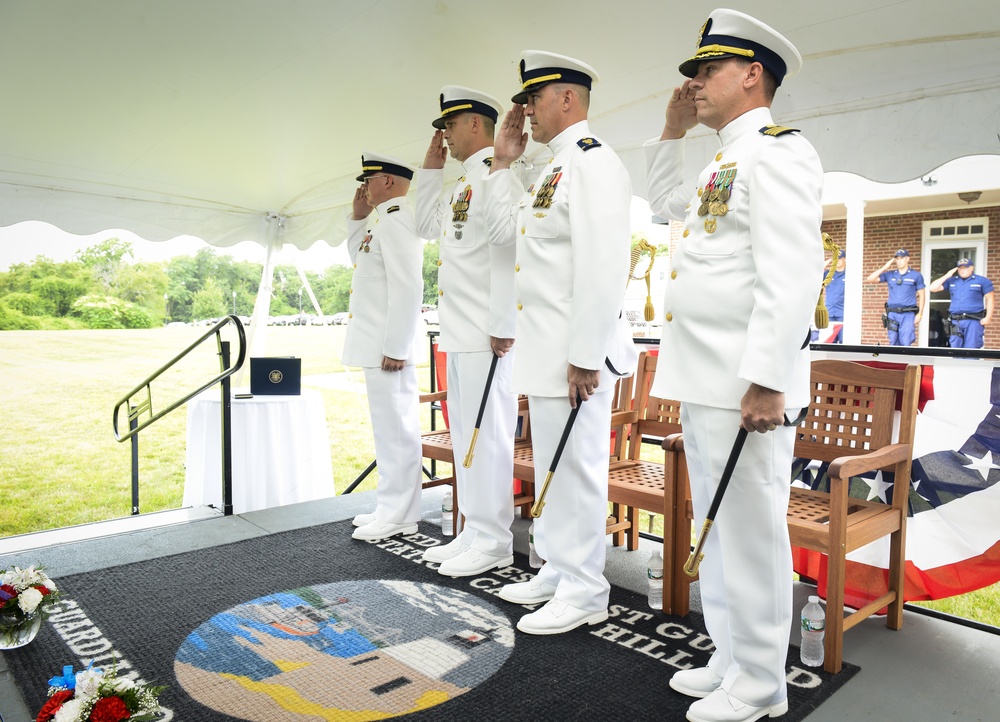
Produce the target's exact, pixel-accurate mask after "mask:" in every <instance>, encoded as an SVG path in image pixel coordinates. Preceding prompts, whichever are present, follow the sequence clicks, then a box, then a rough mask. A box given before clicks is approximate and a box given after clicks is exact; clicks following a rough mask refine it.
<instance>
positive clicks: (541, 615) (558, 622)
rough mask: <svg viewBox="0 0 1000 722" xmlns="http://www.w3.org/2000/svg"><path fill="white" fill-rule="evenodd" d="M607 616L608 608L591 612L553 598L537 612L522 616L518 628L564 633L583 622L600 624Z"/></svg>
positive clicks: (523, 630)
mask: <svg viewBox="0 0 1000 722" xmlns="http://www.w3.org/2000/svg"><path fill="white" fill-rule="evenodd" d="M607 618H608V610H607V609H602V610H600V611H597V612H591V611H587V610H585V609H577V608H576V607H571V606H570V605H568V604H566V602H564V601H562V600H561V599H553V600H551V601H549V602H548V603H547V604H546V605H545V606H544V607H542V608H541V609H539V610H538V611H537V612H532V613H531V614H525V615H524V616H523V617H521V619H520V620H519V621H518V623H517V628H518V629H520V630H521V631H522V632H525V633H527V634H562V633H563V632H568V631H570V630H571V629H576V628H577V627H579V626H580V625H581V624H600V623H601V622H603V621H605V620H606V619H607Z"/></svg>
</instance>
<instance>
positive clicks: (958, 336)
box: [930, 258, 993, 348]
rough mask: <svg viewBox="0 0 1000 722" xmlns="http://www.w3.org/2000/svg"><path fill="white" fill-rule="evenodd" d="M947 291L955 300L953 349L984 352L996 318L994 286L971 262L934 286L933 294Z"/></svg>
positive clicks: (965, 261)
mask: <svg viewBox="0 0 1000 722" xmlns="http://www.w3.org/2000/svg"><path fill="white" fill-rule="evenodd" d="M945 289H947V291H948V295H949V296H950V297H951V305H950V306H949V307H948V314H949V316H950V318H949V324H948V326H949V329H950V330H949V334H948V337H949V338H948V343H949V345H950V346H951V347H952V348H982V347H983V327H984V326H988V325H989V324H990V321H991V320H992V318H993V282H992V281H990V279H988V278H986V277H985V276H979V275H976V273H975V266H973V265H972V261H971V260H969V259H968V258H962V259H959V261H958V265H956V266H955V268H953V269H951V270H950V271H948V272H947V273H946V274H944V275H943V276H941V278H939V279H937V280H936V281H934V282H933V283H932V284H931V285H930V290H931V292H932V293H936V292H937V291H941V290H945Z"/></svg>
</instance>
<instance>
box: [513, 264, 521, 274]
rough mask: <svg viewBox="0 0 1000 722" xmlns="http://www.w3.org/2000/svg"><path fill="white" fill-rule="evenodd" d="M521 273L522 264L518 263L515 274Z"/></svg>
mask: <svg viewBox="0 0 1000 722" xmlns="http://www.w3.org/2000/svg"><path fill="white" fill-rule="evenodd" d="M520 272H521V264H520V263H517V264H515V265H514V273H520Z"/></svg>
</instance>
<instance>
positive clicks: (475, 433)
mask: <svg viewBox="0 0 1000 722" xmlns="http://www.w3.org/2000/svg"><path fill="white" fill-rule="evenodd" d="M478 438H479V427H478V426H477V427H476V428H474V429H473V430H472V440H471V441H470V442H469V451H468V453H467V454H466V455H465V461H463V462H462V466H464V467H465V468H466V469H468V468H470V467H471V466H472V457H473V456H475V450H476V439H478Z"/></svg>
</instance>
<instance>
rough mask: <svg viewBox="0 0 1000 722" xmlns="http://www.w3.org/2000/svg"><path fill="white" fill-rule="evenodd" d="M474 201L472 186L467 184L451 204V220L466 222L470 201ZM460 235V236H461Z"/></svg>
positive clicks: (453, 221)
mask: <svg viewBox="0 0 1000 722" xmlns="http://www.w3.org/2000/svg"><path fill="white" fill-rule="evenodd" d="M471 202H472V186H471V185H468V186H465V189H464V190H463V191H462V192H461V193H459V194H458V196H457V197H456V198H455V200H454V201H453V202H452V204H451V222H452V223H465V222H466V221H467V220H469V203H471ZM461 237H462V236H461V235H458V238H461Z"/></svg>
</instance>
